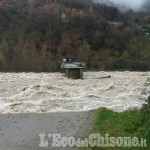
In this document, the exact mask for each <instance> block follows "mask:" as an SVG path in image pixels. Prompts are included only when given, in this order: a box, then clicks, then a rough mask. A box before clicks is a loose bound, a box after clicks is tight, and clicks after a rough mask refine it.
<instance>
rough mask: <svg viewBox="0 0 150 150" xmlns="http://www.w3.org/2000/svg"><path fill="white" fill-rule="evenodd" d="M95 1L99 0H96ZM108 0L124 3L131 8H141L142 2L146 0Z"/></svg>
mask: <svg viewBox="0 0 150 150" xmlns="http://www.w3.org/2000/svg"><path fill="white" fill-rule="evenodd" d="M97 1H100V0H97ZM103 1H104V0H103ZM109 1H111V2H113V3H116V4H119V5H124V6H126V7H129V8H131V9H133V10H138V9H139V8H141V6H142V5H143V4H144V2H145V1H146V0H109Z"/></svg>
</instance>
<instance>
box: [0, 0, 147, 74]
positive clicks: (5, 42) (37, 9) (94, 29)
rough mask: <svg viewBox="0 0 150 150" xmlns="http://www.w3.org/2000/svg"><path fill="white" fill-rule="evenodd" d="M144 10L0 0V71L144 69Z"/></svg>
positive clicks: (87, 2) (86, 1) (76, 1)
mask: <svg viewBox="0 0 150 150" xmlns="http://www.w3.org/2000/svg"><path fill="white" fill-rule="evenodd" d="M149 33H150V14H149V13H148V12H140V13H134V12H133V11H132V10H129V11H127V12H121V11H120V10H118V9H117V8H115V7H108V6H106V5H103V4H97V3H94V2H92V1H91V0H0V71H37V72H39V71H58V70H59V63H58V62H59V61H61V60H62V59H63V58H68V57H70V58H71V59H72V60H78V61H86V62H87V65H88V68H89V69H96V70H150V35H149Z"/></svg>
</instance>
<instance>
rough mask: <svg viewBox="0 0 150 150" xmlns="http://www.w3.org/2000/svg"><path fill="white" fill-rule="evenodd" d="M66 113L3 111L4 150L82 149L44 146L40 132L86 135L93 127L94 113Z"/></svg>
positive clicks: (0, 120) (0, 135)
mask: <svg viewBox="0 0 150 150" xmlns="http://www.w3.org/2000/svg"><path fill="white" fill-rule="evenodd" d="M94 113H95V111H89V112H68V113H67V112H65V113H43V114H11V115H9V114H1V115H0V149H1V150H59V149H63V150H78V149H79V148H69V147H67V148H52V147H51V142H52V141H51V140H49V147H48V148H40V147H39V144H40V137H39V134H41V133H44V134H46V135H48V134H49V133H60V134H62V136H67V137H70V136H73V137H76V138H79V137H81V138H82V137H85V136H86V134H87V133H88V130H89V129H90V127H91V123H92V118H93V114H94Z"/></svg>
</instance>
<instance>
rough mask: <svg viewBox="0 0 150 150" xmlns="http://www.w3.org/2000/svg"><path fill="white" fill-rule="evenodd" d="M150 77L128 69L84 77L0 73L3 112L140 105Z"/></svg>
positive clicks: (125, 107)
mask: <svg viewBox="0 0 150 150" xmlns="http://www.w3.org/2000/svg"><path fill="white" fill-rule="evenodd" d="M108 76H111V78H103V77H108ZM149 77H150V72H129V71H126V72H104V71H101V72H85V73H84V80H72V79H67V78H65V77H64V75H63V74H61V73H0V113H28V112H34V113H40V112H64V111H86V110H91V109H97V108H99V107H107V108H109V109H112V110H114V111H124V110H126V109H129V108H134V107H136V108H140V107H141V106H142V104H143V103H144V101H142V100H140V98H141V97H142V92H143V91H144V90H148V87H145V86H144V83H146V80H147V78H149Z"/></svg>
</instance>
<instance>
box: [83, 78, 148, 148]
mask: <svg viewBox="0 0 150 150" xmlns="http://www.w3.org/2000/svg"><path fill="white" fill-rule="evenodd" d="M149 81H150V80H148V82H147V84H146V86H149V85H150V84H149V83H150V82H149ZM149 93H150V92H146V94H149ZM146 102H147V103H146V104H144V105H143V107H142V108H141V109H140V110H137V109H132V110H127V111H124V112H121V113H119V112H114V111H112V110H109V109H106V108H100V109H99V110H98V113H97V116H96V117H95V119H94V122H93V129H92V130H91V131H90V133H100V135H101V136H103V137H106V134H109V137H116V138H117V137H131V138H133V137H137V138H138V139H139V140H140V141H139V144H141V138H143V139H146V141H147V142H146V145H147V146H145V147H142V146H140V147H134V146H132V147H109V148H108V147H107V148H106V147H103V148H101V147H96V146H95V147H93V148H90V149H94V150H100V149H101V150H107V149H109V150H129V149H130V150H149V149H150V96H149V97H148V99H147V100H146ZM105 143H106V141H105ZM110 143H111V142H110ZM82 150H89V148H83V149H82Z"/></svg>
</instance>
